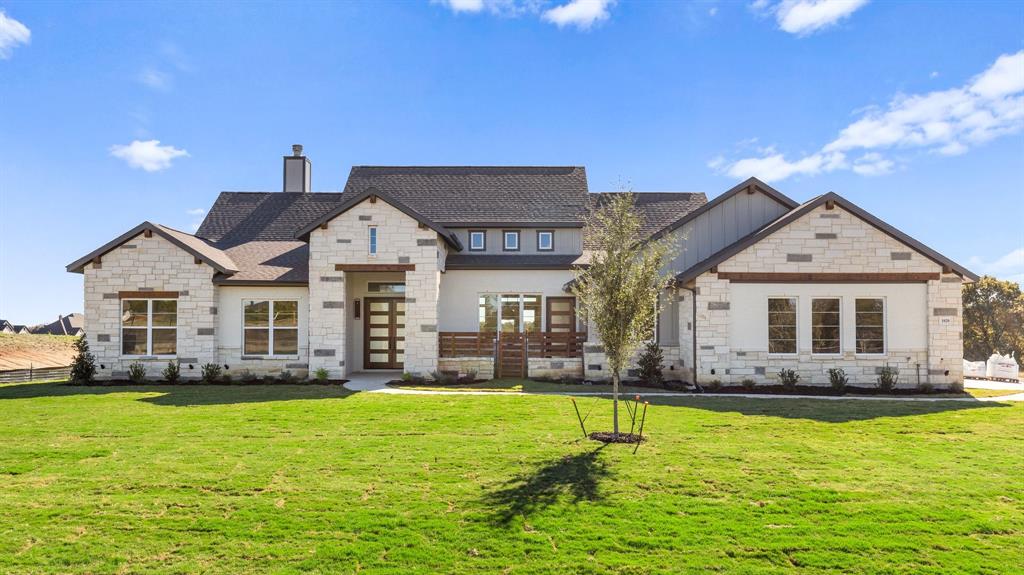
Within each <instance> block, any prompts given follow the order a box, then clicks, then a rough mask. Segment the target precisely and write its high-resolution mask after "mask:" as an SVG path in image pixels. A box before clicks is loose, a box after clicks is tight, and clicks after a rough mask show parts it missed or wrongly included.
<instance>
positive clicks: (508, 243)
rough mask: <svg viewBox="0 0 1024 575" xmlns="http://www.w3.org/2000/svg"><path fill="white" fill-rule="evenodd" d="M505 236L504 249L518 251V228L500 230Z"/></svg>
mask: <svg viewBox="0 0 1024 575" xmlns="http://www.w3.org/2000/svg"><path fill="white" fill-rule="evenodd" d="M502 234H503V235H504V237H505V251H506V252H518V251H519V230H505V231H504V232H502Z"/></svg>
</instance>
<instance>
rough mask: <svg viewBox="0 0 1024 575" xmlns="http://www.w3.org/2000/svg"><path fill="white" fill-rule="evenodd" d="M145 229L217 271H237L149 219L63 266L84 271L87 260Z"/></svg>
mask: <svg viewBox="0 0 1024 575" xmlns="http://www.w3.org/2000/svg"><path fill="white" fill-rule="evenodd" d="M147 230H149V231H151V232H152V233H154V234H158V235H159V236H160V237H162V238H164V239H165V240H167V241H169V242H171V243H172V244H174V245H175V246H177V247H179V248H181V249H183V250H185V251H186V252H188V253H189V254H192V256H193V257H195V258H197V259H199V260H200V261H202V262H203V263H205V264H207V265H209V266H210V267H212V268H213V269H215V270H217V271H218V272H220V273H222V274H226V275H231V274H234V273H238V270H237V269H235V268H229V267H226V266H223V265H221V264H219V263H217V262H216V261H214V260H212V259H210V258H209V257H207V256H206V255H205V254H203V253H202V252H199V251H196V250H195V249H193V248H192V247H191V246H189V245H188V244H185V243H182V242H181V241H180V240H179V239H178V238H176V237H174V236H173V235H171V234H169V233H167V232H165V231H164V230H163V229H162V228H161V227H160V226H158V225H156V224H154V223H152V222H149V221H145V222H142V223H141V224H139V225H137V226H135V227H134V228H132V229H130V230H128V231H127V232H125V233H123V234H121V235H120V236H118V237H116V238H114V239H113V240H111V241H109V242H107V243H105V244H103V245H102V246H100V247H99V248H97V249H95V250H93V251H92V252H90V253H89V254H88V255H86V256H83V257H81V258H79V259H77V260H75V261H73V262H71V263H70V264H68V265H67V266H66V267H65V269H66V270H67V271H68V272H71V273H79V274H80V273H84V272H85V266H86V264H88V263H89V262H91V261H93V260H95V259H96V258H102V257H103V256H104V255H106V254H107V253H109V252H111V251H113V250H114V249H116V248H118V247H120V246H121V245H123V244H124V243H125V242H127V241H128V240H131V239H132V238H134V237H136V236H138V235H139V234H141V233H143V232H145V231H147Z"/></svg>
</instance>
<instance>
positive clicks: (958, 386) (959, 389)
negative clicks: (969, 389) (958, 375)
mask: <svg viewBox="0 0 1024 575" xmlns="http://www.w3.org/2000/svg"><path fill="white" fill-rule="evenodd" d="M946 391H948V392H950V393H963V392H964V382H962V381H954V382H953V383H951V384H949V386H948V387H947V388H946Z"/></svg>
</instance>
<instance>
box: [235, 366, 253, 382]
mask: <svg viewBox="0 0 1024 575" xmlns="http://www.w3.org/2000/svg"><path fill="white" fill-rule="evenodd" d="M238 379H239V380H240V381H244V382H245V383H252V382H254V381H256V376H255V375H253V374H252V372H251V371H249V370H248V369H243V370H242V371H240V372H238Z"/></svg>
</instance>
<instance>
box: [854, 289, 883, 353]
mask: <svg viewBox="0 0 1024 575" xmlns="http://www.w3.org/2000/svg"><path fill="white" fill-rule="evenodd" d="M855 305H856V318H854V321H855V322H856V325H857V329H856V331H857V353H879V354H880V353H885V300H883V299H881V298H858V299H857V301H856V303H855Z"/></svg>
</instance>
